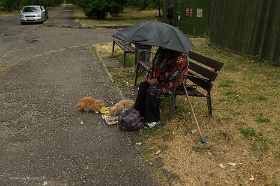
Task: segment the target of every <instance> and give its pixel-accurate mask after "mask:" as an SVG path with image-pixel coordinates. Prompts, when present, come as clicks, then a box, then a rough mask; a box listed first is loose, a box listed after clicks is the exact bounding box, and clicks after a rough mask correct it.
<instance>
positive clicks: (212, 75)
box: [189, 61, 218, 81]
mask: <svg viewBox="0 0 280 186" xmlns="http://www.w3.org/2000/svg"><path fill="white" fill-rule="evenodd" d="M189 69H190V70H192V71H194V72H196V73H198V74H200V75H202V76H203V77H205V78H207V79H209V80H210V81H214V80H215V79H216V78H217V76H218V74H217V73H216V72H213V71H211V70H209V69H206V68H204V67H202V66H199V65H197V64H195V63H193V62H192V61H189Z"/></svg>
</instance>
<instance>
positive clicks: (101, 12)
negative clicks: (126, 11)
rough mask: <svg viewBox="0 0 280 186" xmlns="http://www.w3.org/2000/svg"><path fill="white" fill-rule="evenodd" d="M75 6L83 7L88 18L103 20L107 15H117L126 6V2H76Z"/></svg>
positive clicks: (112, 0) (95, 0)
mask: <svg viewBox="0 0 280 186" xmlns="http://www.w3.org/2000/svg"><path fill="white" fill-rule="evenodd" d="M75 2H76V4H77V5H78V6H80V7H83V8H84V10H85V14H86V16H87V17H89V18H95V19H105V17H106V15H107V13H110V14H111V15H113V16H116V15H118V14H119V13H120V12H121V11H122V10H123V7H124V6H125V5H126V3H127V1H126V0H76V1H75Z"/></svg>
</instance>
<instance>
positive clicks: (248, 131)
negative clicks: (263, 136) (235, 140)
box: [239, 127, 256, 137]
mask: <svg viewBox="0 0 280 186" xmlns="http://www.w3.org/2000/svg"><path fill="white" fill-rule="evenodd" d="M239 131H240V133H241V134H243V135H244V136H245V137H248V136H251V137H252V136H256V131H255V129H253V128H251V127H245V128H241V129H239Z"/></svg>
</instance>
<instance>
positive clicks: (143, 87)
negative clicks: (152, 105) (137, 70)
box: [134, 81, 150, 116]
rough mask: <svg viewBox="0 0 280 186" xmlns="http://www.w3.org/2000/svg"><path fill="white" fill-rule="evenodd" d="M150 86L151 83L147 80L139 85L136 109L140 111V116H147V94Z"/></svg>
mask: <svg viewBox="0 0 280 186" xmlns="http://www.w3.org/2000/svg"><path fill="white" fill-rule="evenodd" d="M149 87H150V84H149V83H148V82H146V81H143V82H141V83H140V85H139V90H138V93H137V97H136V101H135V106H134V109H136V110H138V111H139V112H140V116H145V102H146V94H147V90H148V88H149Z"/></svg>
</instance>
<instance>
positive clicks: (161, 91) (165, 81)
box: [148, 48, 188, 98]
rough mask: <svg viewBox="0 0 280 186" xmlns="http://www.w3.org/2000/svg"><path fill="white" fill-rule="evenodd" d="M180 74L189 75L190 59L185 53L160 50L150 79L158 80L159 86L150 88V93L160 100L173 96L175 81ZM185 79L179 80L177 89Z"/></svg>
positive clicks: (180, 78) (150, 73)
mask: <svg viewBox="0 0 280 186" xmlns="http://www.w3.org/2000/svg"><path fill="white" fill-rule="evenodd" d="M179 73H183V74H187V73H188V58H187V55H186V54H185V53H182V52H177V51H173V50H169V49H163V48H159V49H158V50H157V52H156V54H155V57H154V59H153V63H152V66H151V68H150V70H149V73H148V76H149V78H157V80H158V82H159V83H158V84H156V85H154V86H150V87H149V89H148V93H150V94H151V95H152V96H156V97H158V98H165V97H168V96H170V95H171V93H172V90H173V87H174V79H175V78H176V76H177V75H178V74H179ZM183 80H184V77H183V76H181V77H179V78H178V79H177V84H176V88H177V87H178V86H180V85H181V83H182V82H183Z"/></svg>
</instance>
